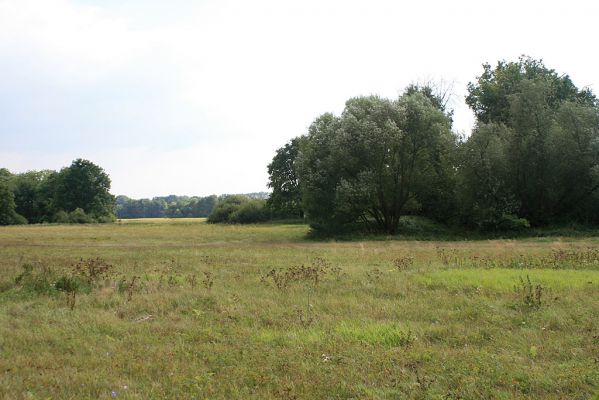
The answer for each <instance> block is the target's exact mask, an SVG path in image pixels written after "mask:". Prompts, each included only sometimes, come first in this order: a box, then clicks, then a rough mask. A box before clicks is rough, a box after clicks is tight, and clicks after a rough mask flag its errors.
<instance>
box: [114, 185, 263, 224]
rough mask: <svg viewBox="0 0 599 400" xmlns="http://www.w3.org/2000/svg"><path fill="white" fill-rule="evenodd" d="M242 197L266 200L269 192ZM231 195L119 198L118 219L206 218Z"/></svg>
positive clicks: (117, 200)
mask: <svg viewBox="0 0 599 400" xmlns="http://www.w3.org/2000/svg"><path fill="white" fill-rule="evenodd" d="M242 196H244V197H247V198H250V199H256V200H260V199H262V200H264V199H266V198H268V196H269V193H268V192H256V193H246V194H243V195H242ZM227 197H230V195H221V196H216V195H211V196H206V197H197V196H194V197H190V196H175V195H170V196H162V197H154V198H152V199H139V200H136V199H131V198H129V197H127V196H117V198H116V215H117V218H122V219H127V218H206V217H208V216H209V215H210V214H211V213H212V210H213V209H214V207H215V206H216V204H217V203H218V202H219V201H222V200H223V199H225V198H227Z"/></svg>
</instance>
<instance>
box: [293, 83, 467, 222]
mask: <svg viewBox="0 0 599 400" xmlns="http://www.w3.org/2000/svg"><path fill="white" fill-rule="evenodd" d="M449 127H450V120H449V118H448V116H447V115H446V114H445V113H444V112H443V111H441V110H439V109H438V107H437V106H436V105H435V104H433V103H432V102H431V100H430V99H429V97H427V96H425V95H423V94H422V93H420V92H415V93H410V94H405V95H403V96H402V97H400V98H399V99H398V100H396V101H391V100H386V99H381V98H379V97H374V96H371V97H360V98H354V99H350V100H349V101H348V102H347V103H346V106H345V110H344V111H343V113H342V115H341V116H340V117H335V116H334V115H331V114H325V115H323V116H321V117H319V118H318V119H317V120H316V121H315V122H314V123H313V124H312V126H311V127H310V129H309V134H308V136H307V137H306V139H305V140H304V141H303V142H302V147H301V151H300V154H299V157H298V162H297V164H298V175H299V178H300V182H301V184H300V187H301V191H302V201H303V208H304V210H305V211H306V214H307V216H308V219H309V220H310V223H311V225H312V227H313V228H314V229H316V230H317V231H322V232H338V231H341V230H344V229H348V228H349V227H351V226H352V224H355V223H356V222H361V223H362V224H363V226H366V227H369V228H370V229H373V230H377V231H380V232H385V233H391V234H393V233H395V232H396V231H397V228H398V225H399V219H400V217H401V216H402V214H403V213H405V212H406V211H408V209H409V208H410V207H412V208H414V206H415V207H416V208H418V206H419V204H421V203H420V201H419V200H425V199H426V200H429V201H430V203H429V204H434V201H433V200H432V199H433V198H434V196H428V197H427V196H426V195H425V193H427V190H426V188H427V186H429V185H430V184H432V182H435V181H438V182H445V181H447V180H448V176H449V175H450V173H445V170H446V169H447V168H449V167H450V163H449V162H448V161H449V160H450V158H451V157H450V153H451V152H452V151H453V150H454V149H455V144H456V137H455V136H454V135H453V134H452V133H451V131H450V129H449ZM448 185H449V186H450V185H451V184H449V183H448ZM430 193H431V192H430V191H429V192H428V194H430ZM420 195H422V197H421V198H420V197H419V196H420ZM410 205H411V206H410Z"/></svg>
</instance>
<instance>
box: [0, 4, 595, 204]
mask: <svg viewBox="0 0 599 400" xmlns="http://www.w3.org/2000/svg"><path fill="white" fill-rule="evenodd" d="M598 17H599V2H594V1H588V0H570V1H567V2H566V1H551V0H545V1H536V0H529V1H522V0H517V1H513V0H504V1H481V0H477V1H475V0H472V1H458V0H454V1H446V0H438V1H437V0H435V1H433V0H420V1H417V2H416V1H399V0H398V1H383V0H369V1H351V0H331V1H327V0H302V1H282V0H278V1H277V0H272V1H268V0H253V1H242V0H240V1H226V0H219V1H208V0H207V1H202V0H196V1H191V0H189V1H188V0H170V1H163V0H161V1H159V0H0V168H1V167H4V168H8V169H9V170H11V171H13V172H24V171H27V170H39V169H55V170H58V169H60V168H62V167H65V166H68V165H69V164H70V163H71V161H72V160H74V159H76V158H84V159H88V160H91V161H93V162H94V163H96V164H98V165H100V166H101V167H103V168H104V169H105V171H106V172H107V173H108V174H109V175H110V177H111V179H112V190H111V191H112V193H114V194H124V195H127V196H130V197H133V198H141V197H153V196H161V195H168V194H178V195H209V194H222V193H247V192H256V191H265V190H267V187H266V183H267V181H268V174H267V170H266V168H267V165H268V163H269V162H270V160H271V159H272V157H273V156H274V154H275V151H276V149H277V148H279V147H281V146H283V145H284V144H285V143H286V142H287V141H289V140H290V139H291V138H293V137H295V136H298V135H301V134H304V133H306V131H307V128H308V126H309V125H310V124H311V122H312V121H313V120H314V119H315V118H316V117H317V116H318V115H320V114H323V113H325V112H334V113H336V114H339V113H340V112H341V111H342V110H343V106H344V103H345V101H346V100H347V99H349V98H351V97H355V96H360V95H371V94H375V95H380V96H383V97H388V98H396V97H397V96H399V95H400V94H401V93H402V92H403V90H404V88H405V87H406V86H407V85H409V84H410V83H414V82H428V81H432V82H437V83H438V84H440V85H441V86H444V87H448V88H451V91H452V93H453V96H452V99H451V102H450V106H451V107H452V108H453V109H454V110H455V118H454V121H455V123H454V128H455V130H456V131H458V132H460V133H463V134H465V135H468V134H469V132H470V130H471V128H472V125H473V121H474V118H473V115H472V113H471V112H470V111H469V109H468V108H467V106H466V105H465V103H464V96H465V94H466V85H467V83H468V82H471V81H474V80H475V79H476V77H477V76H478V75H480V73H481V72H482V64H483V63H485V62H488V63H491V64H495V63H496V62H497V61H498V60H508V61H512V60H516V59H517V58H518V56H520V55H522V54H526V55H529V56H532V57H534V58H538V59H539V58H542V59H543V60H544V62H545V64H546V65H547V66H548V67H550V68H554V69H556V70H557V71H558V72H560V73H566V74H568V75H569V76H570V77H571V78H572V80H573V81H574V83H575V84H576V85H577V86H579V87H590V88H591V89H592V90H593V91H594V92H595V93H598V92H599V53H598V52H597V51H596V49H595V47H596V41H597V35H598V34H599V31H598V30H597V27H596V26H597V18H598Z"/></svg>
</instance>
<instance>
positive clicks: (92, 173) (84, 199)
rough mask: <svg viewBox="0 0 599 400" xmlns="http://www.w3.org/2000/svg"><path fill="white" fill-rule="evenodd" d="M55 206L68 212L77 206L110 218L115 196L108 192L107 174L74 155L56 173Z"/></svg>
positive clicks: (93, 213) (112, 212) (86, 211)
mask: <svg viewBox="0 0 599 400" xmlns="http://www.w3.org/2000/svg"><path fill="white" fill-rule="evenodd" d="M55 206H56V207H57V208H59V209H62V210H64V211H67V212H71V211H74V210H76V209H77V208H80V209H82V210H83V211H85V213H86V214H90V215H92V216H93V217H94V218H110V217H111V216H113V215H114V212H115V198H114V196H113V195H112V194H110V178H109V176H108V174H106V172H104V170H103V169H102V168H101V167H99V166H97V165H96V164H94V163H92V162H91V161H88V160H82V159H77V160H75V161H73V163H72V164H71V165H70V166H69V167H67V168H63V169H62V170H61V171H60V173H59V176H58V185H57V191H56V200H55Z"/></svg>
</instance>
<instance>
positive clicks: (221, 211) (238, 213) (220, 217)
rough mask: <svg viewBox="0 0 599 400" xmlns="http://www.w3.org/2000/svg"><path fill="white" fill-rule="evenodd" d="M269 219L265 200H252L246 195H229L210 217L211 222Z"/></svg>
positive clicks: (262, 220) (244, 221)
mask: <svg viewBox="0 0 599 400" xmlns="http://www.w3.org/2000/svg"><path fill="white" fill-rule="evenodd" d="M268 219H269V213H268V208H267V207H266V201H265V200H251V199H249V198H247V197H245V196H228V197H226V198H225V199H224V200H222V201H221V202H219V203H218V204H217V205H216V207H214V210H212V213H211V214H210V216H209V217H208V222H211V223H238V224H251V223H254V222H264V221H266V220H268Z"/></svg>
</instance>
